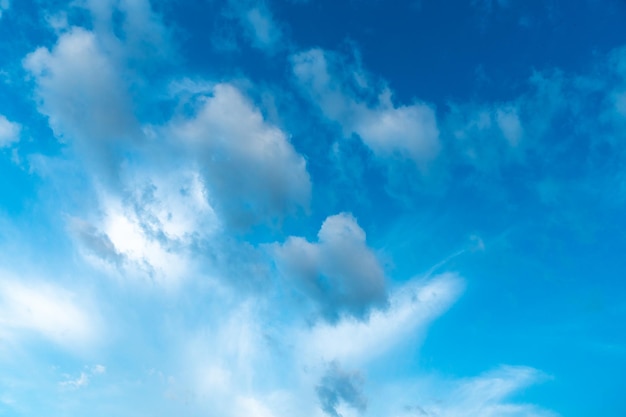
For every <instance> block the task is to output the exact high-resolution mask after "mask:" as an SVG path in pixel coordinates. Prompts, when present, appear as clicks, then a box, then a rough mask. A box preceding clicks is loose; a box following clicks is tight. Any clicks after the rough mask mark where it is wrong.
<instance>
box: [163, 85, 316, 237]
mask: <svg viewBox="0 0 626 417" xmlns="http://www.w3.org/2000/svg"><path fill="white" fill-rule="evenodd" d="M198 101H199V103H198V105H197V107H198V108H197V111H196V113H195V114H194V115H193V116H192V117H189V118H182V119H178V120H174V121H173V122H172V123H170V125H169V126H168V127H167V129H166V133H165V134H167V135H169V136H170V137H172V138H174V139H176V140H178V141H181V142H182V143H183V146H185V147H186V148H187V149H189V150H190V151H191V153H193V157H194V158H197V161H198V164H199V166H200V167H201V170H202V174H203V178H204V181H205V183H206V186H207V188H208V192H209V198H210V201H211V204H212V205H213V206H215V208H216V209H217V210H218V211H219V213H220V216H222V217H224V218H226V219H227V220H228V221H229V222H230V224H231V225H239V226H241V225H249V224H253V223H256V222H260V221H267V220H268V219H275V218H280V217H281V216H283V215H284V214H286V213H289V212H292V211H293V210H295V209H297V208H307V207H308V204H309V199H310V195H311V181H310V178H309V174H308V172H307V169H306V161H305V159H304V158H303V157H302V156H301V155H299V154H298V153H297V152H296V150H295V149H294V148H293V146H292V145H291V143H289V140H288V137H287V135H286V134H285V132H283V131H282V130H280V129H279V128H278V127H276V126H273V125H272V124H270V123H268V122H267V121H265V120H264V118H263V115H262V114H261V112H260V111H259V110H258V109H257V108H256V107H255V106H254V105H253V104H252V103H251V102H250V100H248V99H247V98H246V97H245V96H244V95H243V94H242V93H241V91H239V90H238V89H237V88H236V87H234V86H233V85H230V84H217V85H215V86H214V87H213V88H212V89H211V92H210V94H206V95H202V96H201V97H200V98H199V99H198Z"/></svg>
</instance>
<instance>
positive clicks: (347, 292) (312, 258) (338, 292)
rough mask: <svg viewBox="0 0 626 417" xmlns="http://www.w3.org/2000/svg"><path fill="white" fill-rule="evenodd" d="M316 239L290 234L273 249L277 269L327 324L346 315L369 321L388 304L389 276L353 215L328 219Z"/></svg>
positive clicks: (344, 214) (342, 215) (340, 215)
mask: <svg viewBox="0 0 626 417" xmlns="http://www.w3.org/2000/svg"><path fill="white" fill-rule="evenodd" d="M317 236H318V242H316V243H311V242H308V241H307V240H306V239H303V238H301V237H294V236H291V237H289V238H288V239H287V240H286V242H285V243H284V244H282V245H274V247H273V249H274V256H275V260H276V262H277V265H278V267H279V269H281V270H282V271H283V273H284V274H285V275H286V276H288V277H289V278H290V279H293V280H294V281H295V283H296V285H297V286H298V287H299V288H300V289H301V290H302V291H304V292H305V293H306V294H307V295H308V296H309V297H311V298H312V299H313V300H314V301H315V302H316V303H317V305H318V307H319V309H320V311H321V313H322V315H323V316H324V317H325V318H326V319H327V320H329V321H336V320H337V319H338V318H339V316H340V315H342V314H349V315H352V316H354V317H357V318H366V317H367V316H368V314H369V311H370V309H371V308H372V307H374V306H379V307H380V306H384V305H385V304H386V302H387V292H386V288H385V274H384V271H383V269H382V267H381V266H380V264H379V262H378V259H377V258H376V256H375V254H374V253H373V252H372V250H371V249H370V248H369V247H368V246H367V244H366V240H365V238H366V236H365V232H364V231H363V229H361V227H360V226H359V225H358V223H357V221H356V219H355V218H354V217H353V216H352V215H351V214H349V213H340V214H337V215H334V216H330V217H328V218H327V219H326V220H325V221H324V223H323V224H322V227H321V228H320V230H319V232H318V234H317Z"/></svg>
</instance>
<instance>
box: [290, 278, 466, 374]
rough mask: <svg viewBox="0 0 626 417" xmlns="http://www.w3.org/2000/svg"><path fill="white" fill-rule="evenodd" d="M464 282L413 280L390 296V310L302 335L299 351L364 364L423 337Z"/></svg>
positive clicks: (321, 358)
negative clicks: (403, 342)
mask: <svg viewBox="0 0 626 417" xmlns="http://www.w3.org/2000/svg"><path fill="white" fill-rule="evenodd" d="M462 290H463V281H462V280H461V279H460V278H459V277H458V276H456V275H454V274H444V275H440V276H438V277H435V278H433V279H432V280H430V281H426V282H422V281H411V282H409V283H408V284H406V285H405V286H404V287H401V288H399V289H398V290H396V291H395V292H394V293H393V294H392V295H391V296H390V306H389V308H388V309H387V310H374V311H372V313H371V314H370V317H369V320H368V321H365V322H363V321H357V320H355V319H353V318H350V317H346V318H344V319H343V320H341V321H340V322H339V323H337V324H336V325H334V326H333V325H330V324H327V323H318V324H316V325H315V326H314V327H313V328H312V329H311V330H309V331H307V332H304V333H302V334H301V336H300V339H299V344H298V349H299V350H300V351H301V352H302V354H303V356H304V357H306V358H308V359H309V360H312V361H324V362H329V361H333V360H337V361H339V362H341V363H348V364H363V363H365V362H367V361H369V360H371V359H374V358H376V357H379V356H381V355H384V354H386V353H388V351H389V350H391V349H393V348H394V347H396V346H397V345H398V344H399V343H400V342H402V341H403V340H406V339H410V338H413V337H416V336H420V335H421V333H422V332H423V331H424V330H425V328H426V326H428V325H429V324H430V323H431V322H432V321H433V320H435V319H436V318H437V317H439V316H440V315H441V314H443V313H444V312H445V311H447V310H448V308H450V306H451V305H452V304H453V303H454V302H455V301H456V300H457V299H458V297H459V296H460V294H461V292H462Z"/></svg>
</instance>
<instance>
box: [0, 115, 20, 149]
mask: <svg viewBox="0 0 626 417" xmlns="http://www.w3.org/2000/svg"><path fill="white" fill-rule="evenodd" d="M21 130H22V127H21V126H20V125H19V124H18V123H15V122H11V121H10V120H8V119H7V118H6V117H5V116H3V115H1V114H0V148H4V147H9V146H11V145H13V144H15V143H17V142H18V141H19V140H20V132H21Z"/></svg>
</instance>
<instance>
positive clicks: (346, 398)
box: [316, 362, 367, 417]
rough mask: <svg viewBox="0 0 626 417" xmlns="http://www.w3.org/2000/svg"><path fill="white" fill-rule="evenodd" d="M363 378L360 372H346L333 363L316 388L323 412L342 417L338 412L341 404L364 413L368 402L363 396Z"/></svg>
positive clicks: (332, 416)
mask: <svg viewBox="0 0 626 417" xmlns="http://www.w3.org/2000/svg"><path fill="white" fill-rule="evenodd" d="M362 386H363V376H362V375H361V374H360V373H358V372H348V371H344V370H343V369H341V368H340V367H339V365H338V364H337V363H336V362H332V363H331V364H330V366H329V368H328V371H327V372H326V374H325V375H324V376H323V377H322V380H321V381H320V383H319V385H318V386H317V387H316V392H317V396H318V398H319V401H320V405H321V407H322V410H324V412H325V413H326V414H328V415H329V416H331V417H342V415H341V414H340V413H339V412H338V408H339V406H340V404H341V403H345V404H346V405H348V406H350V407H352V408H354V409H356V410H357V411H359V412H361V413H362V412H364V411H365V409H366V407H367V400H366V399H365V395H364V394H363V387H362Z"/></svg>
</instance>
